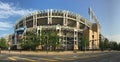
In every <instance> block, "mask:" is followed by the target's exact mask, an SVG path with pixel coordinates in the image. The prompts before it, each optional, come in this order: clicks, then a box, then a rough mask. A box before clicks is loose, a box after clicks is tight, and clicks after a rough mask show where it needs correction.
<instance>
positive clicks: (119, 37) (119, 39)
mask: <svg viewBox="0 0 120 62" xmlns="http://www.w3.org/2000/svg"><path fill="white" fill-rule="evenodd" d="M106 37H107V38H108V39H109V40H110V41H116V42H120V34H118V35H109V36H106Z"/></svg>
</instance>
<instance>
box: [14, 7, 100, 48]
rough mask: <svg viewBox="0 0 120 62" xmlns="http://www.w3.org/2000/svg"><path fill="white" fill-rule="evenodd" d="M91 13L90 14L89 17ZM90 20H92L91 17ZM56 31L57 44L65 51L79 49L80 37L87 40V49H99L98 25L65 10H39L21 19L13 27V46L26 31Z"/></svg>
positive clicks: (39, 32) (17, 43)
mask: <svg viewBox="0 0 120 62" xmlns="http://www.w3.org/2000/svg"><path fill="white" fill-rule="evenodd" d="M91 13H92V12H90V16H93V14H92V15H91ZM91 19H94V17H92V18H91ZM33 30H34V31H35V32H36V33H37V34H41V31H50V30H52V31H56V32H57V33H58V35H59V36H60V38H59V42H60V43H61V44H62V45H63V47H65V49H66V50H74V49H80V47H79V46H80V42H81V37H82V36H83V35H85V36H86V38H88V40H89V48H88V49H99V35H100V24H98V21H97V22H90V21H89V20H87V19H86V18H84V17H82V16H81V15H79V14H75V13H73V12H69V11H66V10H54V9H50V10H41V11H36V12H33V13H31V14H29V15H27V16H24V17H22V18H21V19H20V20H18V21H17V22H16V24H15V25H14V35H13V36H12V39H14V42H12V43H13V45H16V46H18V45H19V39H21V38H22V35H23V34H24V33H25V32H27V31H33Z"/></svg>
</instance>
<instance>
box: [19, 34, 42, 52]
mask: <svg viewBox="0 0 120 62" xmlns="http://www.w3.org/2000/svg"><path fill="white" fill-rule="evenodd" d="M20 45H21V47H22V48H23V49H25V50H28V49H30V50H31V49H32V50H35V49H36V47H37V46H38V45H40V39H39V36H37V34H35V33H34V32H26V34H25V36H24V37H23V39H22V40H21V44H20Z"/></svg>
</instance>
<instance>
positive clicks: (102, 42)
mask: <svg viewBox="0 0 120 62" xmlns="http://www.w3.org/2000/svg"><path fill="white" fill-rule="evenodd" d="M99 47H100V49H101V50H104V41H102V40H100V42H99Z"/></svg>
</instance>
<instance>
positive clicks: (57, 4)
mask: <svg viewBox="0 0 120 62" xmlns="http://www.w3.org/2000/svg"><path fill="white" fill-rule="evenodd" d="M88 7H91V8H92V10H93V11H94V13H95V15H96V16H97V19H98V20H99V22H100V24H101V33H102V34H103V35H104V36H105V37H107V38H108V39H109V40H113V41H117V42H120V0H0V37H3V36H5V35H7V34H13V33H14V28H13V26H14V24H15V23H16V21H18V20H19V19H20V18H21V17H23V16H24V15H27V14H29V13H31V12H33V11H37V10H45V9H62V10H68V11H71V12H74V13H78V14H80V15H81V16H83V17H85V18H87V19H88V20H89V14H88Z"/></svg>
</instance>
